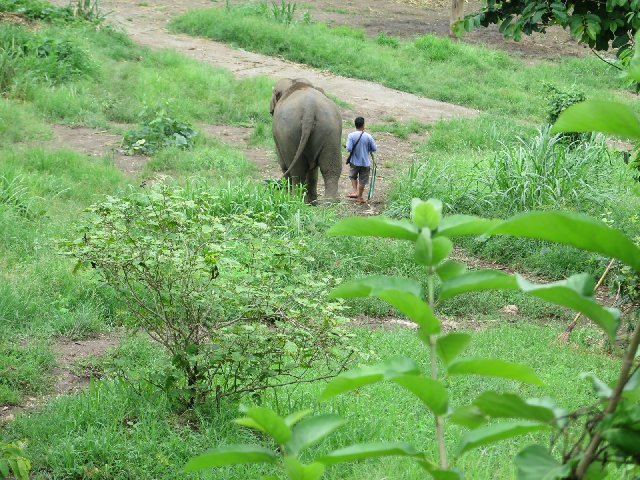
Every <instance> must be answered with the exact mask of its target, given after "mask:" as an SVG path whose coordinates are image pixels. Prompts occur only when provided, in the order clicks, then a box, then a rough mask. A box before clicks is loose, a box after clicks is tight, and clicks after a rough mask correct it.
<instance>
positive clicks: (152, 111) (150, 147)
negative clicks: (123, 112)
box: [122, 107, 197, 155]
mask: <svg viewBox="0 0 640 480" xmlns="http://www.w3.org/2000/svg"><path fill="white" fill-rule="evenodd" d="M196 134H197V132H196V131H195V130H194V129H193V127H192V126H191V125H190V124H188V123H183V122H179V121H178V120H176V119H175V118H173V117H170V116H169V115H168V114H167V112H166V110H164V109H162V108H150V107H145V109H144V110H143V111H142V113H140V126H139V127H138V128H136V129H134V130H130V131H128V132H127V133H126V134H125V135H124V138H123V140H122V146H123V147H124V149H125V151H126V152H127V153H128V154H129V155H133V154H142V155H152V154H154V153H156V152H157V151H159V150H161V149H163V148H168V147H175V148H178V149H181V150H186V149H189V148H192V147H193V141H194V137H195V136H196Z"/></svg>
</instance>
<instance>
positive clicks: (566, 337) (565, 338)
mask: <svg viewBox="0 0 640 480" xmlns="http://www.w3.org/2000/svg"><path fill="white" fill-rule="evenodd" d="M614 261H615V259H614V258H612V259H611V261H610V262H609V265H607V268H605V269H604V272H603V273H602V276H601V277H600V280H598V283H596V288H594V289H593V290H594V292H595V291H596V290H598V288H600V285H602V282H603V281H604V279H605V277H606V276H607V273H609V270H611V267H612V266H613V262H614ZM581 316H582V314H581V313H576V316H575V317H573V321H572V322H571V323H570V324H569V325H567V328H566V329H565V331H564V332H562V333H561V334H560V335H558V340H560V341H561V342H568V341H569V335H571V332H572V331H573V329H574V328H575V327H576V325H577V323H578V320H579V319H580V317H581Z"/></svg>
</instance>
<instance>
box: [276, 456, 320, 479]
mask: <svg viewBox="0 0 640 480" xmlns="http://www.w3.org/2000/svg"><path fill="white" fill-rule="evenodd" d="M284 469H285V471H286V472H287V477H288V478H290V479H291V480H318V479H319V478H321V477H322V475H323V474H324V469H325V467H324V465H323V464H321V463H318V462H312V463H310V464H309V465H304V464H302V463H301V462H300V461H299V460H298V459H297V458H295V457H285V458H284Z"/></svg>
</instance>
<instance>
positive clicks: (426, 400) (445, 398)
mask: <svg viewBox="0 0 640 480" xmlns="http://www.w3.org/2000/svg"><path fill="white" fill-rule="evenodd" d="M393 381H394V382H395V383H397V384H398V385H400V386H402V387H404V388H405V389H406V390H408V391H410V392H411V393H413V394H414V395H415V396H416V397H418V398H419V399H420V401H421V402H422V403H423V404H424V405H425V406H426V407H427V408H428V409H429V410H431V411H432V412H433V413H434V414H435V415H444V414H445V413H447V410H448V406H449V395H448V394H447V390H446V389H445V388H444V385H442V383H441V382H439V381H438V380H433V379H431V378H427V377H425V376H422V375H402V376H400V377H396V378H394V379H393Z"/></svg>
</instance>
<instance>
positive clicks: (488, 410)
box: [473, 392, 556, 424]
mask: <svg viewBox="0 0 640 480" xmlns="http://www.w3.org/2000/svg"><path fill="white" fill-rule="evenodd" d="M473 404H474V405H475V406H476V407H478V409H479V410H480V411H481V412H482V413H483V414H485V415H487V416H489V417H492V418H518V419H523V420H531V421H536V422H541V423H547V424H550V423H551V422H553V421H555V418H556V415H555V412H554V411H553V410H552V409H550V408H547V407H543V406H540V405H536V404H532V403H529V402H527V401H525V400H523V399H522V398H520V397H519V396H518V395H514V394H512V393H497V392H484V393H483V394H481V395H480V396H479V397H478V398H476V399H475V400H474V401H473Z"/></svg>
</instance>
